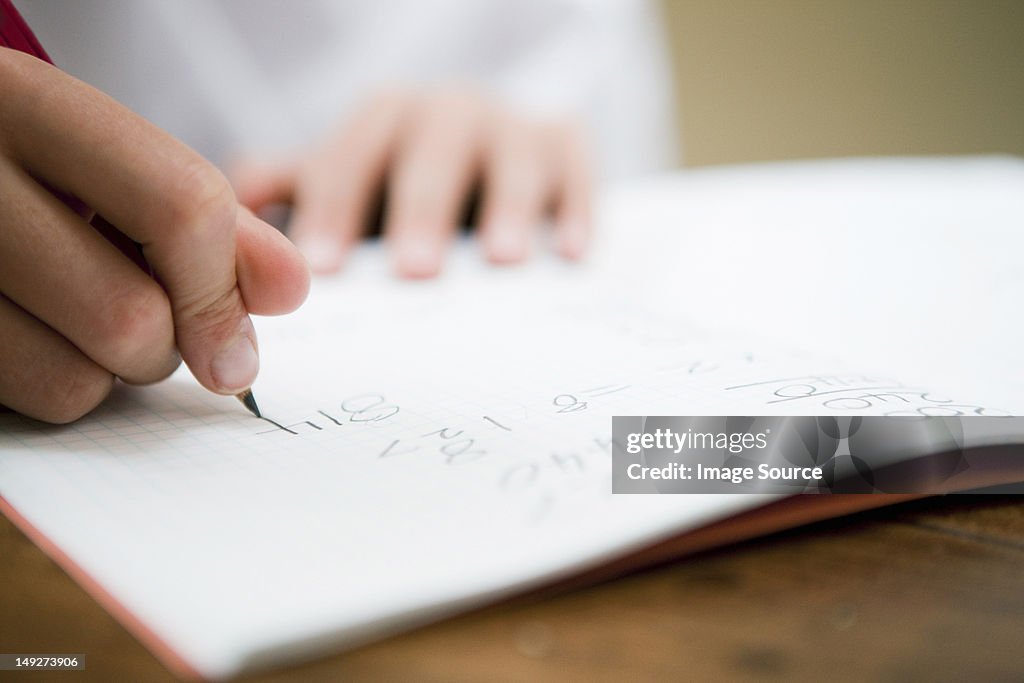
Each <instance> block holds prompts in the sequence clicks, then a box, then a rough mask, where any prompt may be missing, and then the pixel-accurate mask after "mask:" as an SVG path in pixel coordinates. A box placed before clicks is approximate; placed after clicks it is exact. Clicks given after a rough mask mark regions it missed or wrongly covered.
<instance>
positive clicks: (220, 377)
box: [210, 335, 260, 392]
mask: <svg viewBox="0 0 1024 683" xmlns="http://www.w3.org/2000/svg"><path fill="white" fill-rule="evenodd" d="M259 369H260V359H259V356H258V355H257V354H256V347H255V346H254V345H253V343H252V340H251V339H249V337H247V336H245V335H241V336H239V337H238V338H236V339H235V340H234V341H233V342H231V343H230V344H229V345H228V346H226V347H225V348H223V349H221V350H220V352H219V353H218V354H217V355H216V356H214V357H213V363H211V365H210V372H211V373H212V374H213V381H214V382H216V383H217V386H218V387H220V388H221V389H223V390H224V391H231V392H234V391H241V390H242V389H248V388H249V387H250V386H251V385H252V383H253V380H255V379H256V373H258V372H259Z"/></svg>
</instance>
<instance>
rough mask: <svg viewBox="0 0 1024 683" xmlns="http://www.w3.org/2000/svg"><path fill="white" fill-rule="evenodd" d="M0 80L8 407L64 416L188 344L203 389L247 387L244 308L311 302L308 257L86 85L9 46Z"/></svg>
mask: <svg viewBox="0 0 1024 683" xmlns="http://www.w3.org/2000/svg"><path fill="white" fill-rule="evenodd" d="M0 93H3V95H2V97H0V404H3V405H6V406H8V407H10V408H13V409H14V410H17V411H19V412H22V413H24V414H26V415H29V416H31V417H35V418H38V419H41V420H46V421H49V422H69V421H71V420H74V419H76V418H78V417H80V416H81V415H83V414H84V413H86V412H88V411H89V410H91V409H92V408H93V407H95V406H96V405H97V404H99V403H100V401H102V400H103V398H104V397H105V396H106V395H107V393H108V392H109V391H110V388H111V386H112V383H113V380H114V377H115V376H116V377H120V378H121V379H123V380H124V381H126V382H130V383H148V382H154V381H157V380H159V379H162V378H164V377H166V376H167V375H168V374H170V373H171V372H172V371H173V370H174V369H175V368H176V367H177V365H178V363H179V357H178V351H179V350H180V354H181V357H182V358H184V360H185V362H186V363H187V364H188V366H189V368H190V369H191V370H192V372H193V374H195V376H196V378H197V379H198V380H199V382H200V383H201V384H202V385H203V386H205V387H207V388H208V389H211V390H213V391H216V392H219V393H224V394H231V393H235V392H237V391H240V390H243V389H245V388H247V387H248V386H249V385H250V384H251V383H252V381H253V379H254V378H255V376H256V372H257V370H258V364H259V361H258V356H257V351H256V336H255V333H254V331H253V327H252V322H251V321H250V320H249V316H248V313H249V312H252V313H261V314H275V313H283V312H286V311H290V310H292V309H294V308H295V307H297V306H298V305H299V304H300V303H301V302H302V300H303V299H304V297H305V294H306V290H307V288H308V282H309V280H308V278H309V276H308V271H307V269H306V266H305V264H304V263H303V261H302V259H301V256H299V255H298V254H297V253H296V252H295V251H294V249H293V248H292V247H291V245H290V244H289V243H288V241H287V240H286V239H284V238H283V237H282V236H281V235H280V234H279V233H277V231H276V230H274V229H273V228H272V227H270V226H269V225H267V224H265V223H263V222H262V221H260V220H259V219H257V218H255V217H254V216H252V215H251V214H249V213H248V212H246V211H240V210H239V207H238V204H237V202H236V200H235V197H234V195H233V193H232V190H231V187H230V185H229V184H228V182H227V180H226V179H225V178H224V177H223V176H222V175H221V174H220V173H219V172H218V171H217V170H216V169H215V168H214V167H213V166H211V165H210V164H209V163H207V162H206V161H205V160H203V159H202V157H200V156H199V155H198V154H196V153H195V152H193V151H192V150H190V149H189V148H188V147H186V146H184V145H183V144H181V143H179V142H178V141H176V140H174V139H173V138H171V137H170V136H169V135H167V134H166V133H163V132H161V131H160V130H158V129H157V128H156V127H154V126H152V125H151V124H149V123H147V122H146V121H144V120H143V119H141V118H139V117H138V116H136V115H135V114H133V113H131V112H130V111H128V110H127V109H125V108H124V107H121V106H120V105H118V104H117V103H116V102H114V101H113V100H111V99H109V98H108V97H106V96H105V95H103V94H102V93H100V92H98V91H96V90H94V89H93V88H91V87H89V86H87V85H85V84H84V83H81V82H79V81H77V80H75V79H73V78H71V77H70V76H68V75H66V74H64V73H62V72H60V71H59V70H57V69H56V68H54V67H52V66H50V65H48V64H45V63H43V62H41V61H39V60H37V59H35V58H33V57H29V56H27V55H24V54H22V53H20V52H16V51H13V50H9V49H6V48H0ZM58 195H59V196H61V197H65V198H67V197H77V198H79V199H80V200H81V202H77V201H74V200H70V199H69V200H68V202H67V203H65V202H64V201H61V199H59V198H58ZM82 204H85V205H87V206H89V207H91V208H92V209H94V210H95V211H96V213H97V214H98V216H102V221H101V220H100V219H98V217H97V218H96V219H94V216H93V214H92V213H91V211H86V210H85V209H83V208H80V207H81V206H82ZM69 206H70V207H73V208H69ZM74 207H78V210H75V208H74ZM90 220H94V222H95V223H97V224H99V223H100V222H102V223H104V224H109V225H112V226H116V228H117V231H119V232H112V233H110V234H111V237H112V240H108V239H107V238H105V237H104V236H103V235H102V234H101V233H100V231H98V230H97V229H95V228H94V227H92V226H91V225H90ZM104 229H105V230H107V231H110V230H111V229H110V228H109V227H105V228H104ZM114 242H117V243H118V245H119V246H115V244H114ZM133 242H134V243H138V245H140V247H141V253H142V255H143V256H144V257H145V263H146V264H148V266H149V267H151V268H152V271H153V274H154V276H155V279H154V277H150V275H149V274H148V273H147V272H145V271H144V270H143V268H140V267H139V266H138V265H137V264H136V263H133V259H132V258H130V256H137V252H133V250H136V249H138V247H136V245H135V244H133Z"/></svg>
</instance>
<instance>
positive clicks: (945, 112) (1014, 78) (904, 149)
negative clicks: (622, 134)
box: [663, 0, 1024, 165]
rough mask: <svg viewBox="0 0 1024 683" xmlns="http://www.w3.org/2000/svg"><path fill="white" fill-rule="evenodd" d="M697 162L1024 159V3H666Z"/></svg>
mask: <svg viewBox="0 0 1024 683" xmlns="http://www.w3.org/2000/svg"><path fill="white" fill-rule="evenodd" d="M663 2H664V16H665V22H666V24H667V26H668V29H669V33H670V35H671V40H672V43H673V52H674V63H675V69H676V75H677V81H678V84H679V87H678V90H679V92H678V101H679V112H680V119H681V126H682V131H683V156H684V159H685V161H686V163H687V164H689V165H702V164H715V163H727V162H738V161H752V160H763V159H783V158H799V157H819V156H834V155H859V154H947V153H976V152H1011V153H1015V154H1024V0H1005V1H998V0H663Z"/></svg>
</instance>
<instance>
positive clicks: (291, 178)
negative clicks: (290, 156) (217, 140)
mask: <svg viewBox="0 0 1024 683" xmlns="http://www.w3.org/2000/svg"><path fill="white" fill-rule="evenodd" d="M297 174H298V168H297V166H296V164H295V162H294V161H291V160H262V161H260V160H255V159H247V160H244V161H240V162H238V163H236V164H234V166H233V167H232V169H231V171H230V173H229V174H228V175H229V176H230V178H231V181H232V185H233V186H234V188H235V195H236V196H237V197H238V202H239V203H240V204H242V206H245V207H247V208H248V209H249V210H250V211H252V212H253V213H259V212H260V210H261V209H263V208H264V207H266V206H269V205H270V204H287V203H289V202H291V201H292V200H293V199H294V196H295V179H296V175H297Z"/></svg>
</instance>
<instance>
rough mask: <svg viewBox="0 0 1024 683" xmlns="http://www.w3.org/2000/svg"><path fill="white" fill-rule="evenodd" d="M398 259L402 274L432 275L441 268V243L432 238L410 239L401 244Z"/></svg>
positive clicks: (411, 275)
mask: <svg viewBox="0 0 1024 683" xmlns="http://www.w3.org/2000/svg"><path fill="white" fill-rule="evenodd" d="M397 261H398V269H399V271H401V273H402V275H406V276H408V277H432V276H434V275H437V272H438V270H440V268H441V245H439V244H438V243H437V242H435V241H432V240H422V239H412V240H408V241H406V242H403V243H402V244H400V245H399V247H398V255H397Z"/></svg>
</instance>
